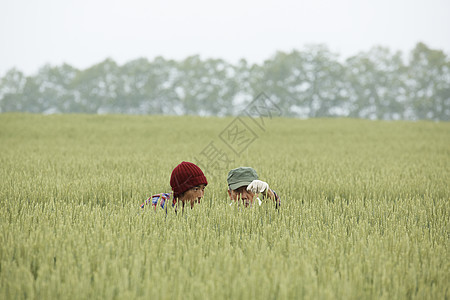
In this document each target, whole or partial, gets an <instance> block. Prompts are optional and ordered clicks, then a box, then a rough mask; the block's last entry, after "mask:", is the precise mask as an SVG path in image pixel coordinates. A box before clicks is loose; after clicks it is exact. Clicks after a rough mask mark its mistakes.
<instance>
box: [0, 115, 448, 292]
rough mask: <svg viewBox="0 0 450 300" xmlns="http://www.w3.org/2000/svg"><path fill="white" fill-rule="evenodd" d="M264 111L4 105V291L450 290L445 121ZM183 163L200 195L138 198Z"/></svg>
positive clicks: (0, 275)
mask: <svg viewBox="0 0 450 300" xmlns="http://www.w3.org/2000/svg"><path fill="white" fill-rule="evenodd" d="M259 121H261V120H259ZM263 121H264V122H263V123H258V122H255V120H254V119H249V118H232V117H227V118H212V117H211V118H208V117H203V118H202V117H190V116H185V117H163V116H125V115H100V116H99V115H48V116H44V115H32V114H0V165H1V168H0V178H1V179H0V205H1V210H0V228H1V233H0V299H448V298H449V297H450V290H449V289H450V284H449V283H450V261H449V257H450V256H449V253H450V252H449V238H450V235H449V233H450V223H449V217H450V215H449V207H450V205H449V204H450V203H449V199H450V188H449V183H450V124H449V123H445V122H444V123H434V122H383V121H368V120H356V119H310V120H299V119H287V118H266V119H265V120H263ZM239 128H240V129H246V130H247V131H246V133H245V134H246V135H240V136H239V135H236V134H238V133H239V130H236V131H233V130H234V129H239ZM233 134H235V135H233ZM183 160H184V161H191V162H194V163H198V164H199V165H200V166H201V168H202V169H203V171H204V172H205V175H206V177H207V178H208V181H209V184H208V186H207V188H206V190H205V197H204V199H203V201H202V203H200V204H198V205H196V206H195V207H194V209H186V210H184V212H182V213H180V212H178V213H177V214H175V213H174V211H173V210H172V209H170V208H169V209H168V210H167V212H166V211H164V210H163V209H160V208H158V209H157V210H156V211H155V210H154V209H153V208H152V207H145V208H144V209H141V208H140V207H139V206H140V204H142V203H143V202H144V200H146V199H147V198H148V197H150V196H151V195H152V194H155V193H160V192H169V191H170V186H169V178H170V174H171V171H172V169H173V168H174V167H175V166H176V165H177V164H178V163H180V162H181V161H183ZM238 166H251V167H253V168H255V169H256V170H257V172H258V174H259V176H260V179H261V180H264V181H266V182H268V183H269V185H270V187H271V188H273V189H274V190H276V191H277V193H278V194H279V195H280V196H281V199H282V205H281V208H280V209H278V210H277V209H275V207H274V206H273V205H272V203H269V202H264V203H263V204H262V205H261V206H254V207H252V208H248V209H243V208H242V207H239V206H236V205H234V206H230V205H229V202H230V201H229V199H228V195H227V184H226V176H227V172H228V170H229V169H231V168H235V167H238Z"/></svg>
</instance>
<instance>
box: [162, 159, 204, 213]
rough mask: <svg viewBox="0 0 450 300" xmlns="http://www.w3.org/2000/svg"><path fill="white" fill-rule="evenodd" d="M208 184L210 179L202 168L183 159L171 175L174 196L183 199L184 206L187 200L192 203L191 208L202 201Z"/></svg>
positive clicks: (179, 199)
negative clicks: (207, 178)
mask: <svg viewBox="0 0 450 300" xmlns="http://www.w3.org/2000/svg"><path fill="white" fill-rule="evenodd" d="M207 184H208V181H207V180H206V177H205V174H203V172H202V170H201V169H200V168H199V167H198V166H196V165H195V164H193V163H191V162H187V161H183V162H182V163H180V164H179V165H178V166H176V167H175V169H173V171H172V175H171V176H170V186H171V187H172V191H173V197H174V198H175V199H178V201H181V202H182V204H183V207H184V204H185V203H186V202H188V203H190V204H191V208H192V207H194V204H195V203H197V202H198V203H200V200H201V199H202V198H203V195H204V191H205V186H206V185H207Z"/></svg>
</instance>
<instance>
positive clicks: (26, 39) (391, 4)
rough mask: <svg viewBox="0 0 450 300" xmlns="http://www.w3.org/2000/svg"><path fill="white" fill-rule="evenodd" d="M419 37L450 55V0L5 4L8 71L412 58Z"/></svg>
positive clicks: (1, 51)
mask: <svg viewBox="0 0 450 300" xmlns="http://www.w3.org/2000/svg"><path fill="white" fill-rule="evenodd" d="M419 41H420V42H424V43H425V44H427V45H428V46H429V47H431V48H434V49H441V50H444V51H445V52H446V53H447V54H450V0H334V1H333V0H298V1H293V0H266V1H264V0H259V1H256V0H249V1H246V0H228V1H220V2H219V1H212V0H210V1H207V0H184V1H183V0H156V1H152V0H0V76H3V75H4V74H5V72H6V71H7V70H9V69H11V68H13V67H16V68H18V69H19V70H21V71H23V72H25V73H26V74H27V75H32V74H35V73H36V72H37V71H38V69H39V68H40V67H42V66H43V65H45V64H47V63H49V64H51V65H61V64H62V63H64V62H65V63H68V64H70V65H72V66H74V67H76V68H80V69H85V68H87V67H90V66H92V65H94V64H96V63H99V62H101V61H103V60H104V59H106V58H107V57H110V58H112V59H114V60H115V61H116V62H117V63H119V64H123V63H125V62H128V61H130V60H133V59H136V58H140V57H146V58H148V59H149V60H153V58H154V57H156V56H159V55H160V56H163V57H164V58H166V59H176V60H182V59H184V58H186V57H188V56H190V55H194V54H200V57H201V58H202V59H206V58H210V57H214V58H222V59H225V60H226V61H228V62H230V63H235V62H237V61H238V60H239V59H240V58H245V59H247V61H249V62H250V63H261V62H262V61H264V60H265V59H268V58H270V57H271V56H272V55H274V54H275V52H276V51H278V50H279V51H285V52H289V51H291V50H292V49H298V50H302V49H304V47H305V46H306V45H310V44H325V45H327V46H328V47H329V49H330V50H331V51H332V52H336V53H339V54H340V55H341V58H346V57H348V56H351V55H354V54H357V53H358V52H360V51H368V50H369V49H370V48H371V47H373V46H375V45H381V46H385V47H388V48H390V49H391V50H392V51H397V50H400V51H402V52H403V53H405V56H406V54H408V53H409V52H410V51H411V50H412V49H413V48H414V46H415V45H416V43H417V42H419Z"/></svg>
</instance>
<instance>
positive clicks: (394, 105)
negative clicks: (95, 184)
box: [0, 43, 450, 121]
mask: <svg viewBox="0 0 450 300" xmlns="http://www.w3.org/2000/svg"><path fill="white" fill-rule="evenodd" d="M261 92H264V94H265V95H267V96H268V97H269V99H270V100H271V101H272V102H273V103H275V104H276V105H277V106H278V107H279V108H280V110H281V111H282V114H283V116H287V117H301V118H312V117H354V118H368V119H379V120H419V119H426V120H443V121H449V120H450V59H449V57H448V56H447V54H446V53H444V52H443V51H441V50H437V49H430V48H429V47H428V46H426V45H425V44H423V43H418V44H417V45H416V46H415V48H414V49H413V50H412V51H411V52H410V53H409V56H408V58H407V59H404V58H403V55H402V53H401V52H395V53H393V52H391V51H390V50H389V49H388V48H384V47H373V48H372V49H370V50H369V51H367V52H361V53H359V54H357V55H355V56H352V57H349V58H347V59H345V60H344V61H340V60H339V55H338V54H336V53H333V52H331V51H330V50H329V49H328V48H327V47H326V46H324V45H314V46H309V47H306V48H305V49H304V50H302V51H298V50H293V51H292V52H290V53H285V52H277V53H276V54H275V55H273V56H272V57H271V58H270V59H267V60H265V61H264V62H263V63H261V64H249V63H248V62H247V61H246V60H244V59H242V60H240V61H239V62H237V63H236V64H231V63H228V62H226V61H224V60H222V59H205V60H202V59H201V58H200V57H199V56H191V57H187V58H186V59H184V60H182V61H174V60H167V59H164V58H163V57H156V58H155V59H154V60H153V61H148V60H147V59H145V58H140V59H136V60H133V61H130V62H128V63H125V64H123V65H122V66H119V65H118V64H117V63H116V62H114V61H113V60H112V59H106V60H105V61H103V62H101V63H99V64H96V65H94V66H92V67H90V68H87V69H85V70H78V69H76V68H74V67H72V66H70V65H68V64H63V65H61V66H50V65H46V66H44V67H42V68H41V69H40V70H39V71H38V72H37V74H35V75H33V76H26V75H25V74H23V73H22V72H21V71H19V70H17V69H11V70H9V71H8V72H6V74H5V75H4V76H3V77H1V78H0V112H3V113H4V112H15V111H18V112H31V113H94V114H95V113H125V114H170V115H201V116H212V115H214V116H227V115H236V114H239V110H240V109H242V107H244V106H245V105H246V104H248V103H249V102H251V101H252V100H253V98H254V97H256V96H257V95H258V94H260V93H261Z"/></svg>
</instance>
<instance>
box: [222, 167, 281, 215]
mask: <svg viewBox="0 0 450 300" xmlns="http://www.w3.org/2000/svg"><path fill="white" fill-rule="evenodd" d="M227 182H228V195H229V196H230V199H231V200H232V202H231V204H230V205H232V204H233V203H236V202H237V203H239V204H240V203H241V201H242V204H243V205H244V206H245V207H249V206H252V205H253V202H254V200H255V196H256V200H258V204H259V205H261V203H262V201H261V199H260V198H259V195H260V194H261V195H262V196H263V198H269V199H272V201H274V202H275V207H276V208H278V207H279V206H280V197H278V195H277V193H276V192H275V191H274V190H272V189H270V188H269V184H268V183H267V182H264V181H261V180H259V179H258V174H257V173H256V171H255V169H253V168H251V167H239V168H236V169H233V170H231V171H230V172H228V177H227Z"/></svg>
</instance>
